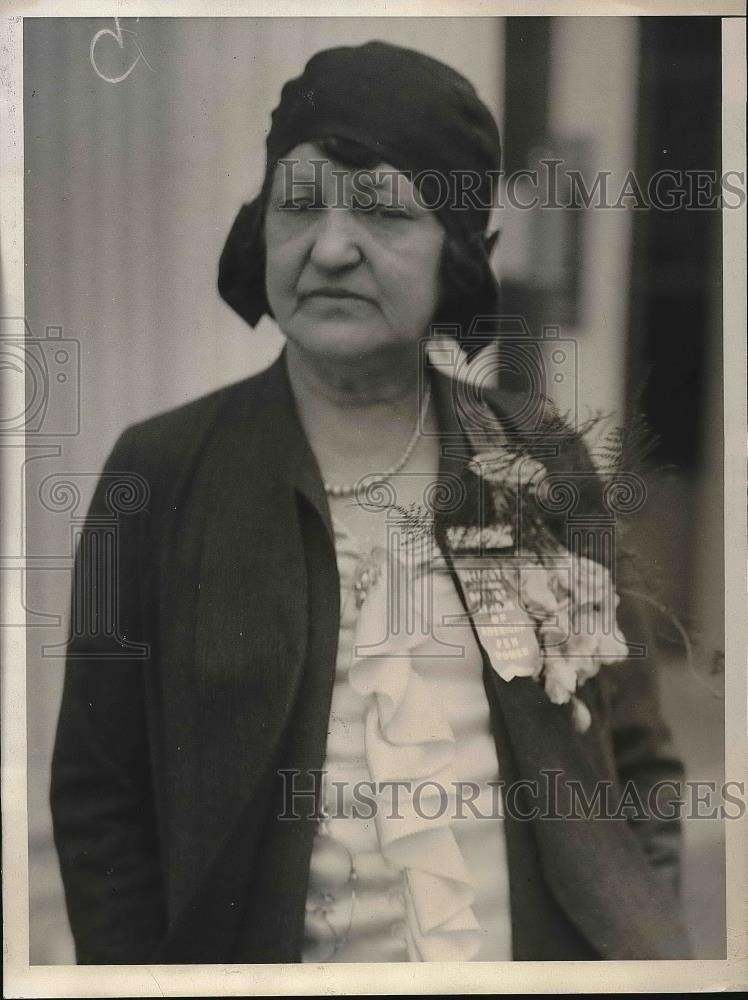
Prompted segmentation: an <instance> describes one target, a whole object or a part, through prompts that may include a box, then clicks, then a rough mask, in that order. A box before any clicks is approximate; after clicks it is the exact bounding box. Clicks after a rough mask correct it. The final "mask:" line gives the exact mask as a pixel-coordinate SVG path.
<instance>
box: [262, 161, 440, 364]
mask: <svg viewBox="0 0 748 1000" xmlns="http://www.w3.org/2000/svg"><path fill="white" fill-rule="evenodd" d="M284 159H285V160H286V161H296V162H294V163H293V165H291V164H289V163H286V164H284V163H280V164H278V166H277V167H276V171H275V175H274V177H273V183H272V188H271V192H270V198H269V203H268V208H267V213H266V217H265V246H266V256H267V271H266V288H267V297H268V302H269V303H270V307H271V309H272V310H273V314H274V316H275V318H276V320H277V322H278V324H279V326H280V328H281V330H282V331H283V332H284V333H285V335H286V336H287V337H288V338H289V340H291V341H292V342H294V343H296V344H297V345H298V346H299V347H300V348H301V349H302V350H305V351H308V352H310V353H314V354H318V355H320V356H326V357H328V358H340V359H343V358H362V357H365V356H366V355H368V354H372V353H376V352H380V351H388V350H390V351H391V350H393V349H398V348H403V347H405V346H407V345H413V344H415V343H416V342H417V341H418V340H419V339H420V338H421V337H423V336H425V335H426V333H427V332H428V327H429V323H430V321H431V319H432V317H433V315H434V312H435V310H436V306H437V301H438V298H439V270H440V260H441V251H442V244H443V241H444V229H443V227H442V225H441V223H440V222H439V220H438V219H437V217H436V216H435V215H434V214H433V213H432V212H430V211H429V210H428V209H427V208H424V207H423V206H422V205H420V204H419V203H418V201H417V200H416V197H414V191H413V185H412V184H411V183H410V181H409V180H408V179H407V177H405V175H403V174H401V173H399V172H398V171H396V170H394V168H392V167H389V166H387V165H386V164H382V165H381V166H379V167H376V168H375V169H374V170H369V171H366V170H360V169H358V168H349V167H345V166H341V165H340V164H337V163H334V162H332V161H331V160H329V158H327V157H325V156H324V154H323V153H322V152H321V151H320V150H319V149H318V148H317V147H316V146H315V145H313V144H312V143H304V144H302V145H300V146H296V147H295V148H294V149H292V150H291V152H290V153H289V154H288V155H287V156H286V157H284ZM315 160H316V163H315V162H313V161H315Z"/></svg>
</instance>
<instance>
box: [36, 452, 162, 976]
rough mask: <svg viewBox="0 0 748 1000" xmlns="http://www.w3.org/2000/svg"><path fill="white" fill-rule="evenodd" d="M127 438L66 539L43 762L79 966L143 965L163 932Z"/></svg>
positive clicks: (142, 517) (137, 519)
mask: <svg viewBox="0 0 748 1000" xmlns="http://www.w3.org/2000/svg"><path fill="white" fill-rule="evenodd" d="M129 438H130V433H129V432H125V434H123V435H122V437H121V438H120V439H119V441H118V442H117V444H116V445H115V447H114V449H113V451H112V453H111V455H110V457H109V459H108V461H107V463H106V466H105V469H104V472H103V474H102V476H101V478H100V480H99V482H98V485H97V488H96V491H95V494H94V497H93V501H92V503H91V507H90V509H89V513H88V517H87V520H86V524H85V527H84V529H83V532H82V535H81V538H80V540H79V544H78V549H77V553H76V564H75V572H74V584H73V597H72V602H71V632H70V636H71V638H70V640H69V643H68V649H67V662H66V668H65V680H64V687H63V697H62V706H61V710H60V716H59V721H58V728H57V735H56V741H55V748H54V755H53V761H52V783H51V806H52V819H53V829H54V838H55V845H56V848H57V852H58V856H59V861H60V869H61V873H62V880H63V884H64V889H65V898H66V904H67V909H68V916H69V920H70V924H71V928H72V932H73V937H74V939H75V946H76V957H77V961H78V962H79V963H81V964H91V963H94V964H116V963H133V964H137V963H141V962H145V961H147V960H148V957H149V955H150V954H151V953H152V951H153V949H154V948H155V946H156V944H157V943H158V941H159V939H160V937H161V936H162V934H163V931H164V927H165V906H164V895H163V888H162V883H161V866H160V861H159V843H158V835H157V822H156V815H155V808H154V796H153V787H152V780H151V766H150V759H151V755H150V752H149V745H148V726H147V718H146V708H145V699H144V678H145V671H148V670H153V669H155V668H156V664H155V662H154V652H153V650H152V649H151V648H150V647H149V645H148V636H147V634H146V630H145V627H144V615H143V602H142V597H141V589H142V587H141V585H142V579H143V577H142V566H141V565H140V556H139V553H140V552H141V551H142V550H143V549H144V544H143V541H144V534H145V532H146V531H147V525H148V510H147V492H148V488H147V482H146V480H145V479H144V478H143V477H141V476H138V474H137V473H136V472H135V471H134V463H133V460H132V458H131V454H132V453H133V451H132V449H131V447H130V446H129ZM138 491H141V492H138ZM118 496H119V498H120V501H121V502H120V503H119V505H118V504H117V503H116V502H115V503H114V507H115V510H116V511H117V513H116V515H115V518H114V523H115V524H116V531H115V533H114V536H113V535H112V532H111V528H112V523H113V517H112V506H113V498H115V499H116V497H118ZM128 497H129V498H130V499H129V500H128ZM133 498H134V502H133ZM140 501H142V503H141V502H140ZM129 508H132V509H129ZM113 538H114V541H112V539H113Z"/></svg>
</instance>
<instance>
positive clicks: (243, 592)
mask: <svg viewBox="0 0 748 1000" xmlns="http://www.w3.org/2000/svg"><path fill="white" fill-rule="evenodd" d="M245 385H246V384H240V385H239V386H237V388H236V391H235V392H233V393H232V394H230V395H229V398H228V400H227V403H226V405H225V408H224V410H223V412H221V413H220V415H219V418H218V419H217V420H216V421H215V422H214V425H213V429H212V431H211V432H210V434H209V435H208V437H207V439H206V441H205V443H204V446H203V449H202V452H201V454H200V457H199V461H198V462H197V464H196V467H195V469H194V470H193V473H192V475H191V476H190V477H188V478H187V480H186V481H185V484H184V486H185V489H183V491H182V499H181V500H179V501H178V502H177V503H176V504H175V517H174V521H173V525H172V529H171V535H170V538H169V541H168V544H167V546H166V550H167V557H166V564H165V568H164V572H163V575H162V580H163V588H164V593H165V595H166V597H165V600H164V609H163V613H162V615H161V620H162V636H161V648H162V650H163V651H164V657H165V659H164V662H163V676H164V687H165V690H164V698H163V704H164V712H165V713H166V714H167V715H168V718H167V731H170V732H172V733H175V734H176V737H175V738H174V739H173V740H171V741H169V744H168V745H167V747H166V756H167V761H166V767H167V774H169V776H170V780H169V783H168V789H169V793H170V799H169V806H168V808H169V811H170V814H171V815H170V822H169V827H170V829H171V830H172V831H174V832H173V836H172V843H171V844H170V845H169V846H170V849H169V859H170V866H169V867H170V874H171V890H172V891H171V893H170V896H171V901H172V910H173V912H179V910H180V909H182V908H183V907H184V906H185V904H186V903H187V902H188V900H189V899H190V898H191V896H192V895H193V893H194V891H195V889H197V888H198V887H199V885H200V883H201V882H202V881H204V880H205V877H206V873H207V871H208V870H209V869H210V866H211V864H212V862H213V860H214V859H215V858H216V857H217V855H218V854H219V853H220V852H221V850H222V848H223V846H224V845H225V844H226V843H228V842H229V841H230V839H231V836H232V831H233V830H234V829H235V828H236V826H237V824H240V822H241V818H242V816H243V814H244V807H245V805H246V803H248V802H250V801H251V800H252V798H253V796H255V795H256V794H257V792H258V789H260V788H261V787H262V785H263V782H264V781H265V779H266V776H267V772H268V770H269V769H272V767H273V766H274V759H275V757H276V755H277V753H278V750H279V746H280V744H281V742H282V739H283V736H284V733H285V731H286V728H287V725H288V721H289V718H290V715H291V711H292V709H293V706H294V704H295V701H296V697H297V693H298V690H299V685H300V680H301V675H302V672H303V668H304V663H305V660H306V656H307V643H308V625H309V623H308V594H309V581H308V579H307V568H306V554H305V547H304V538H303V537H302V530H301V525H300V518H299V495H300V494H301V495H303V496H304V497H305V498H306V500H307V501H308V502H309V503H310V504H311V505H312V507H313V508H316V510H317V512H318V514H319V518H320V521H321V524H322V525H323V526H325V527H326V528H327V530H328V531H329V514H328V509H327V503H326V498H325V495H324V489H323V486H322V483H321V481H320V478H319V472H318V470H317V466H316V462H315V460H314V457H313V454H312V452H311V449H310V448H309V445H308V443H307V441H306V438H305V436H304V434H303V432H302V429H301V426H300V423H299V420H298V416H297V413H296V409H295V405H294V402H293V398H292V395H291V391H290V387H289V385H288V381H287V377H286V374H285V361H284V358H283V356H281V358H280V359H279V360H278V361H277V362H276V363H275V364H274V365H273V366H272V367H271V368H270V369H268V371H267V372H265V373H263V374H262V375H261V376H259V377H258V378H257V379H253V380H252V382H251V384H250V385H248V386H247V388H246V389H245ZM325 527H323V528H322V530H323V531H324V530H325ZM328 653H331V656H332V662H333V663H334V655H335V650H334V648H332V650H331V651H329V650H328ZM196 801H197V802H200V808H199V809H196V808H195V807H194V803H195V802H196Z"/></svg>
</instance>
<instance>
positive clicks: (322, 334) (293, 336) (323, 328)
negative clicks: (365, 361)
mask: <svg viewBox="0 0 748 1000" xmlns="http://www.w3.org/2000/svg"><path fill="white" fill-rule="evenodd" d="M286 336H287V337H288V339H289V340H290V341H291V342H292V343H294V344H296V345H297V347H298V348H299V350H301V351H302V352H304V353H308V354H314V355H317V356H319V357H324V358H328V359H330V360H339V361H360V360H361V359H362V358H365V357H373V356H376V355H382V354H388V353H392V354H393V355H400V354H401V353H402V350H403V346H404V345H403V342H402V340H400V339H399V338H398V337H397V336H396V335H395V334H394V333H393V332H392V331H384V330H381V329H373V328H372V327H370V326H363V325H361V326H359V325H357V324H356V323H351V322H350V320H349V321H348V322H345V323H326V324H324V325H319V326H316V327H315V328H314V329H313V330H309V329H306V330H303V331H299V330H293V329H291V330H288V331H286Z"/></svg>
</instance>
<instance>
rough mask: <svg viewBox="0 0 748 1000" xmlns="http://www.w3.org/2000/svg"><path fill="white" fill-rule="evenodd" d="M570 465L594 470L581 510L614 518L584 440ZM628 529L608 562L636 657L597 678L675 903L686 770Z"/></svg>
mask: <svg viewBox="0 0 748 1000" xmlns="http://www.w3.org/2000/svg"><path fill="white" fill-rule="evenodd" d="M568 461H569V463H570V464H569V465H568V466H567V467H569V468H576V469H582V470H586V472H587V473H588V477H587V476H585V477H584V478H585V479H586V480H587V487H586V489H584V490H583V491H582V496H581V500H582V505H583V508H585V509H586V510H587V511H590V512H592V513H593V514H594V513H595V512H600V513H601V514H602V515H603V521H605V520H606V519H609V517H610V515H611V511H610V510H609V508H608V506H607V505H606V504H605V502H604V499H603V492H602V483H601V480H600V477H599V476H598V474H597V472H596V470H595V466H594V464H593V462H592V460H591V458H590V455H589V452H588V451H587V448H586V446H585V444H584V442H583V441H582V440H581V439H580V438H579V437H578V436H576V437H574V438H573V440H572V442H571V445H570V457H569V459H568ZM613 513H614V512H613ZM622 528H623V525H622V524H620V523H619V524H617V525H616V534H615V544H614V547H613V551H612V552H611V554H610V557H609V560H607V561H608V565H609V568H610V569H611V570H612V571H613V573H614V578H615V587H616V591H617V593H618V594H619V596H620V604H619V606H618V609H617V621H618V627H619V629H620V631H621V632H622V633H623V636H624V637H625V639H626V642H627V643H628V646H629V652H630V656H629V658H628V659H626V660H624V661H622V662H621V663H620V664H616V665H612V666H604V667H603V668H602V669H601V671H600V673H599V674H598V677H597V679H596V680H597V682H598V684H599V687H600V690H601V694H602V698H603V703H604V705H605V707H606V714H607V717H608V722H609V725H610V731H611V739H612V751H613V757H614V761H615V770H616V776H617V779H618V782H619V784H620V786H621V789H622V790H623V792H624V800H625V801H626V802H627V803H629V804H630V808H627V811H626V815H627V816H628V818H629V822H630V825H631V827H632V829H633V831H634V833H635V834H636V835H637V837H638V839H639V842H640V844H641V846H642V848H643V850H644V852H645V854H646V856H647V858H648V860H649V862H650V863H651V865H652V866H653V869H654V872H655V876H656V878H657V879H658V881H659V882H660V883H661V884H662V886H663V888H664V889H665V891H666V892H667V893H668V894H669V895H670V896H671V898H677V897H678V896H679V893H680V861H681V840H682V836H681V834H682V829H681V821H680V817H679V808H678V799H679V797H680V794H681V792H682V788H683V778H684V769H683V765H682V763H681V760H680V758H679V756H678V754H677V752H676V750H675V747H674V744H673V740H672V736H671V733H670V729H669V727H668V725H667V723H666V721H665V719H664V717H663V712H662V704H661V696H660V683H659V677H658V673H659V671H658V666H657V644H656V638H655V634H654V631H653V629H652V622H651V615H650V612H649V607H648V605H647V604H646V603H643V602H642V601H641V600H639V599H638V598H636V597H635V596H633V594H632V591H635V590H641V589H642V587H641V586H640V585H639V586H637V585H636V584H635V578H636V576H637V574H636V572H635V563H636V556H635V554H633V553H629V552H626V553H624V551H623V549H624V546H623V544H622V534H621V529H622ZM605 530H607V529H606V528H603V531H605ZM597 549H598V552H600V553H601V552H603V551H604V546H602V545H600V544H598V545H597ZM598 558H599V556H598ZM645 587H646V585H645Z"/></svg>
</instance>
